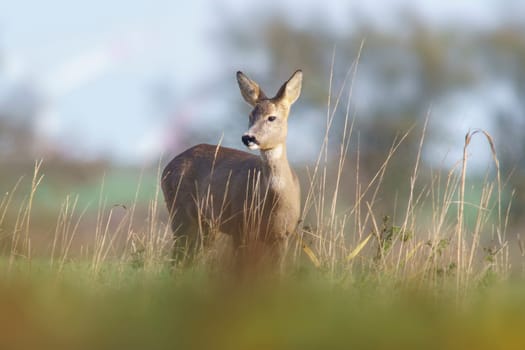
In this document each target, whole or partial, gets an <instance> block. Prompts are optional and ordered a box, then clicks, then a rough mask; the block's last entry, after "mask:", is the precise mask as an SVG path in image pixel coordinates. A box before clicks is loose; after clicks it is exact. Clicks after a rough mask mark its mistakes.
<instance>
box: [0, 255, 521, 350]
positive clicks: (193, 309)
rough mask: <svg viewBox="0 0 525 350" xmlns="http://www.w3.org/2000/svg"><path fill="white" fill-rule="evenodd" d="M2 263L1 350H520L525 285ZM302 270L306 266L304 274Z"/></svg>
mask: <svg viewBox="0 0 525 350" xmlns="http://www.w3.org/2000/svg"><path fill="white" fill-rule="evenodd" d="M7 265H8V264H7V262H5V261H4V262H3V263H2V271H3V276H2V281H1V284H0V306H1V310H2V313H1V316H0V325H1V334H2V336H1V337H0V348H1V349H123V348H126V349H144V348H147V349H164V348H165V349H351V348H357V349H381V348H386V349H407V348H413V349H523V345H524V344H525V333H524V332H523V325H524V324H525V297H524V295H525V285H524V284H523V283H521V282H520V283H512V282H509V281H507V282H504V283H502V282H494V283H493V284H491V285H490V286H485V287H478V288H473V289H472V290H469V291H468V292H467V293H466V294H464V295H462V296H461V300H458V299H457V296H456V294H455V293H454V292H453V288H452V289H450V290H446V291H441V292H436V291H434V290H433V291H430V290H426V289H425V288H424V287H421V286H417V285H404V286H400V285H399V281H395V280H388V278H386V277H385V279H384V280H382V281H381V282H379V281H377V280H375V281H373V280H368V278H367V276H362V278H357V279H354V280H352V281H334V280H330V279H328V278H326V275H325V274H323V273H319V272H315V271H310V273H306V274H305V273H303V274H302V275H301V276H293V275H290V276H286V278H284V279H283V278H275V277H274V278H272V277H268V278H260V279H259V278H255V279H243V280H240V279H234V278H230V277H227V276H224V275H210V274H209V273H206V272H205V271H196V270H188V271H185V272H183V273H179V274H172V273H170V272H169V271H167V270H165V271H160V272H158V273H156V274H150V273H147V272H145V271H143V270H140V269H139V270H136V269H131V268H127V269H122V268H120V267H116V266H111V265H110V264H108V265H107V266H105V268H104V269H103V271H101V272H100V273H98V274H96V275H93V274H92V273H91V271H90V270H89V268H87V267H86V266H85V265H82V264H79V263H75V264H70V265H68V266H67V268H66V269H65V270H64V271H62V272H61V273H60V274H57V273H56V272H54V271H52V270H50V269H49V266H48V265H46V262H38V263H37V262H33V263H32V264H31V266H29V265H27V262H17V263H15V264H14V265H12V266H11V267H10V268H9V269H8V268H7ZM303 272H304V271H303Z"/></svg>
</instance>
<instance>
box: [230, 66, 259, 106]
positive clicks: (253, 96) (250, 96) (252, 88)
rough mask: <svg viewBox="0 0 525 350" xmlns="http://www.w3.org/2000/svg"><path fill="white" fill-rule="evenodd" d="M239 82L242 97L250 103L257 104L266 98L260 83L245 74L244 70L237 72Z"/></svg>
mask: <svg viewBox="0 0 525 350" xmlns="http://www.w3.org/2000/svg"><path fill="white" fill-rule="evenodd" d="M237 83H238V84H239V89H240V90H241V95H242V97H243V98H244V100H245V101H246V102H248V103H249V104H250V105H252V106H255V105H256V104H257V102H259V101H260V100H262V99H265V98H266V96H265V95H264V92H262V90H261V88H260V87H259V85H258V84H257V83H256V82H254V81H253V80H251V79H250V78H248V77H247V76H246V75H244V73H243V72H240V71H239V72H237Z"/></svg>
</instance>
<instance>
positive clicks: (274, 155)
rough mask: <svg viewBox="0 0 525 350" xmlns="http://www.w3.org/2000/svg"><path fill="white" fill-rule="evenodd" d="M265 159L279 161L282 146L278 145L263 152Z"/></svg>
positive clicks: (281, 154)
mask: <svg viewBox="0 0 525 350" xmlns="http://www.w3.org/2000/svg"><path fill="white" fill-rule="evenodd" d="M264 153H265V156H266V158H267V159H272V160H273V159H281V157H282V156H283V145H278V146H277V147H275V148H272V149H269V150H267V151H265V152H264Z"/></svg>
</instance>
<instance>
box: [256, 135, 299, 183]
mask: <svg viewBox="0 0 525 350" xmlns="http://www.w3.org/2000/svg"><path fill="white" fill-rule="evenodd" d="M261 158H262V160H263V164H264V166H263V176H264V177H265V178H266V179H267V181H268V185H269V187H270V189H272V190H273V191H274V192H279V193H280V192H283V191H285V189H286V187H289V186H292V185H293V183H292V182H293V175H292V169H291V168H290V164H289V163H288V158H287V156H286V145H285V144H279V145H278V146H277V147H274V148H272V149H268V150H261Z"/></svg>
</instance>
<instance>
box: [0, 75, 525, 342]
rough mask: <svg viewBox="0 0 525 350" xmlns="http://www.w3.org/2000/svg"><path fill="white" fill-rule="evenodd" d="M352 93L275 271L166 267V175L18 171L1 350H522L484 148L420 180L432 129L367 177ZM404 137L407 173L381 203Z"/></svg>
mask: <svg viewBox="0 0 525 350" xmlns="http://www.w3.org/2000/svg"><path fill="white" fill-rule="evenodd" d="M350 73H352V71H350ZM351 76H352V75H351V74H349V77H351ZM346 94H348V101H347V102H346V104H344V103H343V101H344V100H346V97H347V96H346ZM350 95H351V87H348V86H345V85H343V86H342V87H341V89H340V90H339V91H338V92H337V94H336V95H335V97H334V99H333V100H332V101H329V103H328V108H327V114H326V136H325V138H324V141H323V144H322V145H320V151H319V157H318V158H317V160H316V161H315V162H313V163H312V164H309V165H308V166H307V167H306V166H305V167H303V168H301V169H298V170H299V173H300V174H301V178H302V179H301V181H302V191H303V215H302V225H301V229H300V230H298V232H297V233H296V234H295V235H293V236H292V237H291V243H292V244H291V247H290V249H289V251H288V256H287V268H286V271H284V272H282V273H273V272H271V271H270V272H268V271H266V272H264V273H258V274H257V275H256V276H253V275H243V276H237V275H235V274H232V273H230V271H228V269H227V268H225V267H224V264H223V261H224V260H226V259H227V258H225V256H227V255H228V254H230V253H231V252H229V251H228V238H227V237H217V239H216V242H215V243H214V244H213V245H212V247H211V248H210V249H206V250H203V251H201V252H200V253H199V256H198V259H197V261H195V262H194V264H193V265H192V266H190V267H183V266H181V265H177V264H175V265H174V264H173V262H172V259H171V250H172V245H173V239H172V234H171V232H170V231H169V228H168V225H167V212H166V209H165V206H164V203H163V199H162V194H161V193H160V190H159V173H160V170H161V164H162V162H160V164H159V166H158V168H157V169H147V170H144V171H142V172H140V171H135V172H130V171H129V169H121V170H114V171H110V172H108V173H106V172H105V171H99V172H98V173H97V174H98V175H101V174H103V176H99V177H97V178H98V179H99V180H97V181H92V180H90V181H87V183H88V184H87V185H86V184H84V186H82V187H76V185H74V184H76V183H78V182H75V181H76V180H71V185H69V183H68V181H66V180H63V177H60V176H61V175H59V174H60V173H62V172H66V173H68V172H70V171H71V169H69V168H65V169H61V170H58V169H59V168H58V167H55V166H49V169H48V170H46V166H47V165H46V163H45V162H41V161H36V162H35V163H34V164H33V165H32V167H31V168H29V167H27V166H26V167H25V168H21V169H19V171H20V172H22V173H24V174H25V176H22V177H18V178H17V177H16V176H15V175H13V176H12V177H11V178H12V179H13V181H12V183H11V184H10V185H9V186H10V187H9V188H7V190H6V191H5V192H4V193H3V194H2V197H0V249H1V251H0V252H1V260H0V310H2V311H1V313H0V332H1V333H0V349H33V348H39V349H62V348H63V349H95V348H96V349H105V348H108V349H110V348H111V349H115V348H154V349H156V348H159V349H160V348H202V349H295V348H297V349H299V348H300V349H319V348H331V349H339V348H340V349H348V348H353V347H356V348H365V349H367V348H369V349H377V348H404V349H406V348H426V349H434V348H435V349H443V348H447V349H453V348H462V349H464V348H476V349H522V348H523V347H524V346H525V333H524V332H523V325H525V298H524V295H525V294H524V292H525V283H524V282H523V277H524V272H525V258H524V250H523V243H522V241H521V239H520V237H519V236H513V235H510V234H509V232H508V223H509V221H510V220H511V213H512V211H511V204H512V197H513V195H514V194H513V191H512V189H507V188H506V187H505V181H504V180H502V178H503V179H504V176H502V175H501V174H500V171H499V165H498V158H497V153H496V151H495V149H494V147H493V140H492V138H491V136H490V135H489V134H488V133H486V132H484V131H482V130H474V131H472V132H469V133H468V134H467V136H466V138H465V144H464V157H463V159H462V160H459V161H458V163H457V165H456V166H455V167H453V168H452V169H445V170H442V169H437V170H429V169H425V168H424V166H423V163H422V161H421V153H422V149H423V147H424V145H425V135H426V128H427V121H428V118H427V121H425V122H424V123H423V125H419V126H417V127H414V128H411V129H410V130H408V131H406V133H404V134H401V135H400V136H399V137H398V138H396V139H395V140H393V141H392V144H391V147H390V149H388V150H385V152H384V159H383V160H382V162H381V164H380V165H379V166H378V167H377V171H376V172H375V173H372V174H367V176H365V175H364V174H362V173H361V170H360V160H359V152H358V151H354V150H352V149H351V146H352V143H351V140H352V138H353V137H354V134H355V132H354V118H353V116H352V111H351V104H350ZM335 118H343V123H342V125H344V130H343V132H342V133H339V134H338V135H339V136H338V137H339V138H338V139H337V140H333V139H332V136H331V135H332V134H331V127H332V125H333V123H334V120H335ZM414 133H416V134H417V135H418V136H417V137H419V145H420V146H419V150H418V152H417V155H416V156H415V159H413V160H412V169H411V170H410V174H411V175H410V176H409V177H408V178H406V179H402V181H400V182H399V183H398V187H399V190H398V191H397V192H392V191H389V192H387V191H386V189H385V187H386V186H390V185H389V184H390V183H391V182H392V179H393V178H395V174H392V173H391V172H390V169H391V168H392V164H395V162H397V161H398V159H399V157H403V156H404V155H403V154H399V149H400V147H402V145H403V142H404V140H405V139H406V138H407V137H408V136H409V135H413V134H414ZM472 137H483V138H485V139H486V140H487V145H488V146H487V147H488V148H489V149H490V150H491V152H492V155H493V166H492V167H491V169H490V171H488V172H487V175H486V176H484V177H482V178H475V177H469V176H468V146H469V143H470V140H471V139H472ZM334 141H335V143H336V144H337V145H338V146H337V147H335V148H333V147H331V146H330V145H331V144H333V143H334ZM77 172H78V174H80V175H79V176H84V177H85V176H87V177H89V175H86V174H85V171H84V170H83V169H77ZM11 173H13V174H16V173H17V171H13V170H11ZM82 174H83V175H82ZM73 177H74V176H73ZM4 183H5V181H4ZM80 189H82V191H81V190H80ZM383 193H395V196H394V197H393V198H388V199H385V195H384V194H383Z"/></svg>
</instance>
